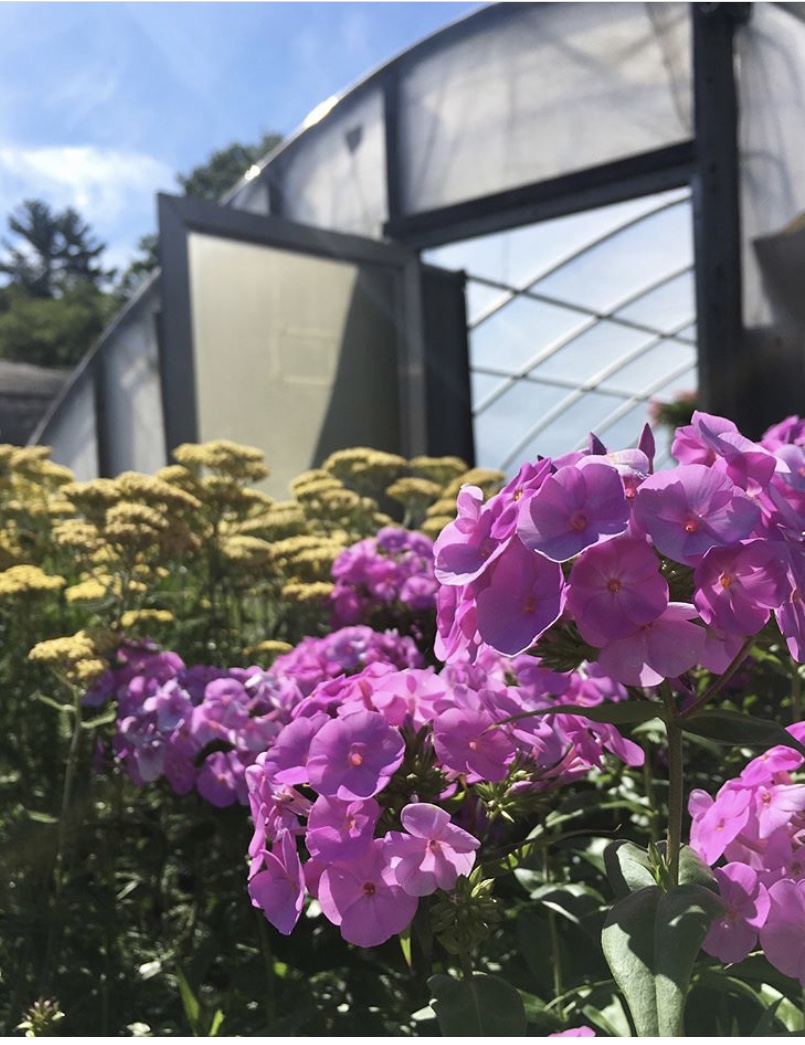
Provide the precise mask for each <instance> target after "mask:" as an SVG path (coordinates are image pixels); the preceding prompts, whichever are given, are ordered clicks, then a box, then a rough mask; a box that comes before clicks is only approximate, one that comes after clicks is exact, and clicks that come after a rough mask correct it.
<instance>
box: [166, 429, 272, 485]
mask: <svg viewBox="0 0 805 1045" xmlns="http://www.w3.org/2000/svg"><path fill="white" fill-rule="evenodd" d="M173 456H174V457H175V458H176V460H177V461H178V462H179V464H180V465H183V466H184V467H185V468H188V469H190V470H191V471H194V472H197V473H198V474H201V472H202V471H203V470H205V469H206V470H208V471H210V472H213V473H214V474H215V475H218V476H223V477H226V478H228V479H235V480H237V481H239V482H247V483H256V482H260V481H261V480H262V479H265V478H267V476H268V475H269V470H268V467H267V466H266V463H265V455H264V453H263V451H262V450H260V449H258V447H256V446H243V445H241V444H240V443H233V442H231V441H230V440H229V439H215V440H212V441H210V442H207V443H182V445H181V446H178V447H177V448H176V449H175V450H174V451H173Z"/></svg>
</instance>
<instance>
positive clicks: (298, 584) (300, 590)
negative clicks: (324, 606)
mask: <svg viewBox="0 0 805 1045" xmlns="http://www.w3.org/2000/svg"><path fill="white" fill-rule="evenodd" d="M334 589H335V585H334V584H331V583H329V582H328V581H314V582H312V583H305V582H304V581H288V583H287V584H284V585H283V587H282V597H283V599H287V600H288V602H295V603H297V604H303V605H311V604H313V603H316V604H318V603H324V602H325V600H326V599H328V598H329V597H330V594H331V593H332V592H333V590H334Z"/></svg>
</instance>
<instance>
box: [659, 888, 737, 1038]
mask: <svg viewBox="0 0 805 1045" xmlns="http://www.w3.org/2000/svg"><path fill="white" fill-rule="evenodd" d="M723 911H724V904H723V902H722V900H721V898H720V897H719V896H717V895H716V894H715V893H713V892H712V891H711V890H710V889H709V888H705V887H703V886H701V885H678V886H676V887H675V888H674V889H669V890H668V892H667V893H663V894H662V896H661V897H660V900H659V903H658V904H657V913H656V938H655V948H654V953H655V969H656V990H657V1020H658V1027H659V1030H658V1034H660V1035H663V1036H667V1037H680V1036H683V1035H684V1033H685V1027H684V1017H685V1000H686V998H687V994H688V986H689V984H690V978H691V975H692V973H693V966H694V964H695V962H696V957H697V955H698V954H699V950H700V949H701V946H702V941H703V940H704V938H705V936H706V935H707V931H708V929H709V928H710V926H711V924H712V922H713V919H714V918H717V917H718V915H719V914H722V913H723Z"/></svg>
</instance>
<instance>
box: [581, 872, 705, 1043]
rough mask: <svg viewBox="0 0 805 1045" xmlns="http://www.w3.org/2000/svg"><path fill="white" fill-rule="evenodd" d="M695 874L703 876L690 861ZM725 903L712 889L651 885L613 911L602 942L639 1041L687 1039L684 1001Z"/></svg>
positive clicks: (629, 897)
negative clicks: (709, 931) (713, 924)
mask: <svg viewBox="0 0 805 1045" xmlns="http://www.w3.org/2000/svg"><path fill="white" fill-rule="evenodd" d="M690 867H691V869H692V870H691V873H693V874H697V875H698V874H699V873H700V871H699V869H698V867H696V866H695V864H694V862H693V861H691V862H690ZM723 910H724V904H723V903H722V901H721V899H720V897H719V896H717V895H716V894H715V893H714V892H712V890H711V889H710V888H709V887H706V886H702V885H697V884H684V885H678V886H675V887H674V888H673V889H669V890H668V891H667V892H665V891H664V890H662V889H661V888H660V887H659V886H656V885H653V886H647V887H646V888H644V889H640V890H638V891H637V892H632V893H629V895H628V896H625V897H624V898H623V899H622V900H619V901H618V903H616V904H615V906H614V907H613V908H612V910H611V911H610V913H609V916H608V917H607V920H606V922H605V924H604V930H603V932H602V934H601V942H602V944H603V948H604V956H605V957H606V960H607V963H608V964H609V967H610V969H611V970H612V975H613V976H614V978H615V982H616V983H617V984H618V986H619V987H620V989H621V991H622V992H623V995H624V997H625V998H626V1002H627V1004H628V1006H629V1009H630V1011H631V1013H632V1019H633V1020H634V1023H635V1029H636V1031H637V1035H638V1037H657V1036H665V1037H679V1036H681V1035H684V1033H685V1031H684V1014H685V1001H686V998H687V994H688V987H689V985H690V978H691V975H692V973H693V966H694V964H695V961H696V957H697V955H698V954H699V950H700V948H701V945H702V941H703V940H704V938H705V936H706V935H707V931H708V929H709V928H710V925H711V924H712V922H713V919H714V918H716V917H717V916H718V915H719V914H721V913H722V912H723Z"/></svg>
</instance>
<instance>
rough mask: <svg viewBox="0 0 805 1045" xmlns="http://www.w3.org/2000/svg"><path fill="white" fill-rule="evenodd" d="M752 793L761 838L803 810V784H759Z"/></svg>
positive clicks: (804, 789) (804, 805) (804, 801)
mask: <svg viewBox="0 0 805 1045" xmlns="http://www.w3.org/2000/svg"><path fill="white" fill-rule="evenodd" d="M752 795H753V800H754V809H755V815H756V817H757V823H758V837H759V838H761V839H764V838H768V837H769V835H770V834H771V833H772V832H773V831H775V830H776V829H777V828H778V827H783V826H784V825H785V824H787V823H789V822H790V821H791V820H792V818H793V817H794V816H795V815H796V814H798V813H801V812H802V811H803V810H805V784H759V785H758V786H756V787H754V788H753V789H752Z"/></svg>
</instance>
